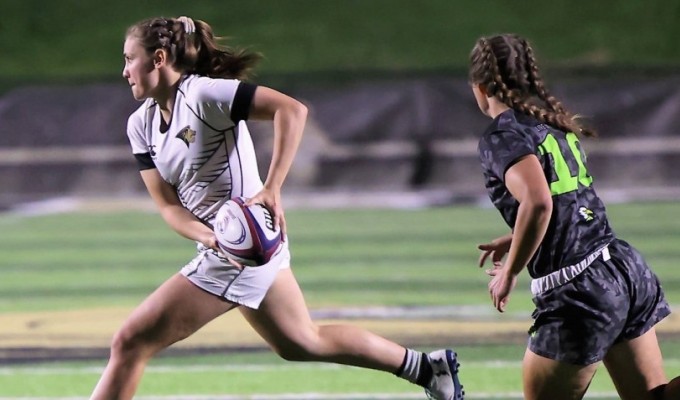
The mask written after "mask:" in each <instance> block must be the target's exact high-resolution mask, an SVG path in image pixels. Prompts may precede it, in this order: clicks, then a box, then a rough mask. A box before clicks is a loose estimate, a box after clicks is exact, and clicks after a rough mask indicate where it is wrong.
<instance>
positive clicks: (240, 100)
mask: <svg viewBox="0 0 680 400" xmlns="http://www.w3.org/2000/svg"><path fill="white" fill-rule="evenodd" d="M255 89H257V85H253V84H252V83H247V82H241V83H239V85H238V88H236V94H235V95H234V103H233V104H232V105H231V120H232V121H234V123H235V124H238V123H239V121H245V120H247V119H248V114H250V105H251V104H252V102H253V97H254V96H255Z"/></svg>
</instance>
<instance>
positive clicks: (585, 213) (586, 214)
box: [578, 207, 594, 222]
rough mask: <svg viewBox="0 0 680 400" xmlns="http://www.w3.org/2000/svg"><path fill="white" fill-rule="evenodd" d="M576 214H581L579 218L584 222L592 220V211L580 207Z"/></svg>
mask: <svg viewBox="0 0 680 400" xmlns="http://www.w3.org/2000/svg"><path fill="white" fill-rule="evenodd" d="M578 213H579V214H581V217H582V218H583V219H584V220H585V221H586V222H590V221H592V220H593V218H594V217H593V214H594V213H593V210H591V209H588V208H585V207H580V208H579V209H578Z"/></svg>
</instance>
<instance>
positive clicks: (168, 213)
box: [160, 204, 213, 242]
mask: <svg viewBox="0 0 680 400" xmlns="http://www.w3.org/2000/svg"><path fill="white" fill-rule="evenodd" d="M160 214H161V216H162V217H163V220H164V221H165V222H166V223H167V224H168V225H169V226H170V227H171V228H172V229H173V230H174V231H175V232H177V233H178V234H180V235H181V236H184V237H185V238H187V239H190V240H193V241H197V242H203V241H204V240H205V237H206V236H209V235H213V232H212V229H210V227H208V226H207V225H205V224H204V223H203V222H201V221H200V220H199V219H198V218H196V216H195V215H194V214H192V213H191V212H190V211H189V210H187V209H186V208H184V207H183V206H181V205H174V204H173V205H166V206H164V207H162V208H161V209H160Z"/></svg>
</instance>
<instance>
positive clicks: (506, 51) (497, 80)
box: [470, 34, 596, 136]
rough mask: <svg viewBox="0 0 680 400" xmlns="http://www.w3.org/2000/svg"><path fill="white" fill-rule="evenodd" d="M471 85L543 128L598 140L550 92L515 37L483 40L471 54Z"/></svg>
mask: <svg viewBox="0 0 680 400" xmlns="http://www.w3.org/2000/svg"><path fill="white" fill-rule="evenodd" d="M470 81H471V82H473V83H475V84H480V85H484V86H485V88H486V93H487V95H489V96H495V97H496V98H497V99H498V100H500V101H501V102H503V104H505V105H507V106H508V107H510V108H512V109H514V110H516V111H518V112H521V113H523V114H527V115H530V116H532V117H534V118H536V119H537V120H539V121H541V122H542V123H544V124H547V125H551V126H554V127H556V128H559V129H561V130H563V131H565V132H574V133H576V134H578V135H582V136H596V132H595V131H593V130H591V129H588V128H586V127H583V126H582V125H581V124H580V123H579V122H578V121H577V117H576V116H575V115H573V114H571V113H570V112H569V111H567V110H566V109H565V107H564V106H563V105H562V103H561V102H560V101H558V100H557V99H556V98H555V97H554V96H552V95H551V94H550V92H548V89H547V88H546V87H545V83H544V82H543V79H542V78H541V76H540V74H539V70H538V65H537V63H536V57H535V55H534V50H533V48H532V47H531V45H530V44H529V42H528V41H527V40H526V39H524V38H522V37H520V36H518V35H515V34H503V35H496V36H491V37H482V38H480V39H479V40H477V43H476V44H475V46H474V48H473V49H472V52H471V53H470Z"/></svg>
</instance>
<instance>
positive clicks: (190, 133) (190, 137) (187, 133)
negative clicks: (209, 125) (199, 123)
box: [175, 126, 196, 147]
mask: <svg viewBox="0 0 680 400" xmlns="http://www.w3.org/2000/svg"><path fill="white" fill-rule="evenodd" d="M175 137H176V138H178V139H181V140H182V141H183V142H184V144H186V145H187V147H189V144H191V143H193V142H195V141H196V131H195V130H193V129H191V128H190V127H189V126H186V127H184V128H183V129H182V130H181V131H179V133H178V134H177V136H175Z"/></svg>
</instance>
